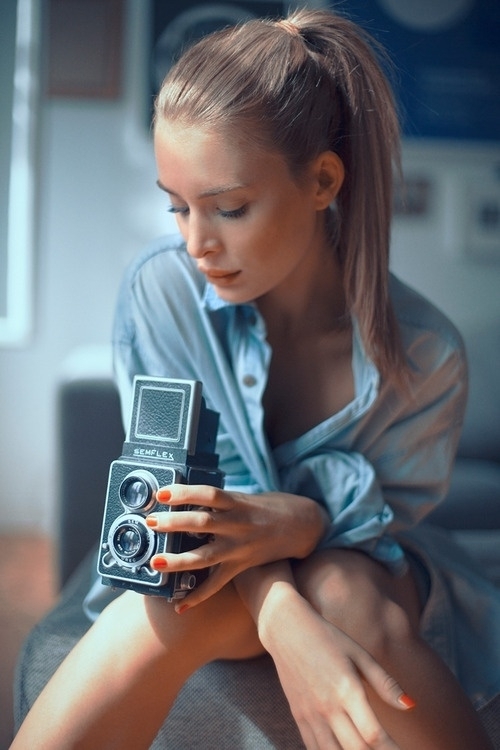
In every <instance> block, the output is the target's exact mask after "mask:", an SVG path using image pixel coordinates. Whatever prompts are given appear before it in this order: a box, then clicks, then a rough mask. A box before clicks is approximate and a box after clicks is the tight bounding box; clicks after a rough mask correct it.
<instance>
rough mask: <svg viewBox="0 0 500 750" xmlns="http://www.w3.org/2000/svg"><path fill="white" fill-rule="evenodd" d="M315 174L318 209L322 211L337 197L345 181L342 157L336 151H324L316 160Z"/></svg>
mask: <svg viewBox="0 0 500 750" xmlns="http://www.w3.org/2000/svg"><path fill="white" fill-rule="evenodd" d="M313 174H314V180H315V185H316V209H317V210H318V211H322V210H323V209H325V208H328V206H329V205H330V204H331V203H332V201H334V200H335V198H336V197H337V195H338V193H339V190H340V188H341V187H342V183H343V182H344V176H345V170H344V164H343V162H342V159H341V158H340V156H339V155H338V154H336V153H335V152H334V151H323V153H321V154H319V156H318V157H316V159H315V160H314V165H313Z"/></svg>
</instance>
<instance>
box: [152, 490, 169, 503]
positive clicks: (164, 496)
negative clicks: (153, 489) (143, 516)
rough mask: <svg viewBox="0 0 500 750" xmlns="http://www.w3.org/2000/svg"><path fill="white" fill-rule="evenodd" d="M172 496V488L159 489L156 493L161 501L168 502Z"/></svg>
mask: <svg viewBox="0 0 500 750" xmlns="http://www.w3.org/2000/svg"><path fill="white" fill-rule="evenodd" d="M171 497H172V493H171V492H170V490H166V489H165V488H163V489H161V490H158V492H157V493H156V499H157V500H158V501H159V502H160V503H168V501H169V500H170V498H171Z"/></svg>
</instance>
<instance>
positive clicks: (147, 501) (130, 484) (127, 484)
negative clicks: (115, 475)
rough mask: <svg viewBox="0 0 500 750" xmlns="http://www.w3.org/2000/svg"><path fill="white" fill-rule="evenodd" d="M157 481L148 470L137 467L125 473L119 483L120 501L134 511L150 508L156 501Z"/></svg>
mask: <svg viewBox="0 0 500 750" xmlns="http://www.w3.org/2000/svg"><path fill="white" fill-rule="evenodd" d="M158 489H159V487H158V482H157V481H156V478H155V477H154V475H153V474H151V472H149V471H144V470H142V469H138V470H137V471H133V472H131V473H130V474H127V476H126V477H125V479H124V480H123V482H122V483H121V485H120V489H119V495H120V501H121V503H122V505H124V506H125V508H129V509H130V510H134V511H147V510H150V509H151V508H152V507H153V505H154V504H155V502H156V493H157V491H158Z"/></svg>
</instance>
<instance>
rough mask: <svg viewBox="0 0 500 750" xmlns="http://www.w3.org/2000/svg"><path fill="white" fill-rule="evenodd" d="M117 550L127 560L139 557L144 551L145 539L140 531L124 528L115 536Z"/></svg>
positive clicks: (129, 527) (131, 527) (130, 527)
mask: <svg viewBox="0 0 500 750" xmlns="http://www.w3.org/2000/svg"><path fill="white" fill-rule="evenodd" d="M114 541H115V549H116V551H117V552H119V554H120V557H123V558H125V559H129V558H133V557H137V555H140V554H141V552H143V550H144V539H143V538H142V535H141V532H140V529H138V528H134V527H133V526H128V525H127V526H123V527H122V528H120V529H118V531H117V532H116V534H115V540H114Z"/></svg>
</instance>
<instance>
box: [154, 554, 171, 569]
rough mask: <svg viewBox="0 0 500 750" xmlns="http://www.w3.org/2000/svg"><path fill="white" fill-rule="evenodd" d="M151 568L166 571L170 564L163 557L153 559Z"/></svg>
mask: <svg viewBox="0 0 500 750" xmlns="http://www.w3.org/2000/svg"><path fill="white" fill-rule="evenodd" d="M151 567H152V568H153V570H166V569H167V568H168V562H167V561H166V560H165V559H164V558H163V557H153V559H152V560H151Z"/></svg>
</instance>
